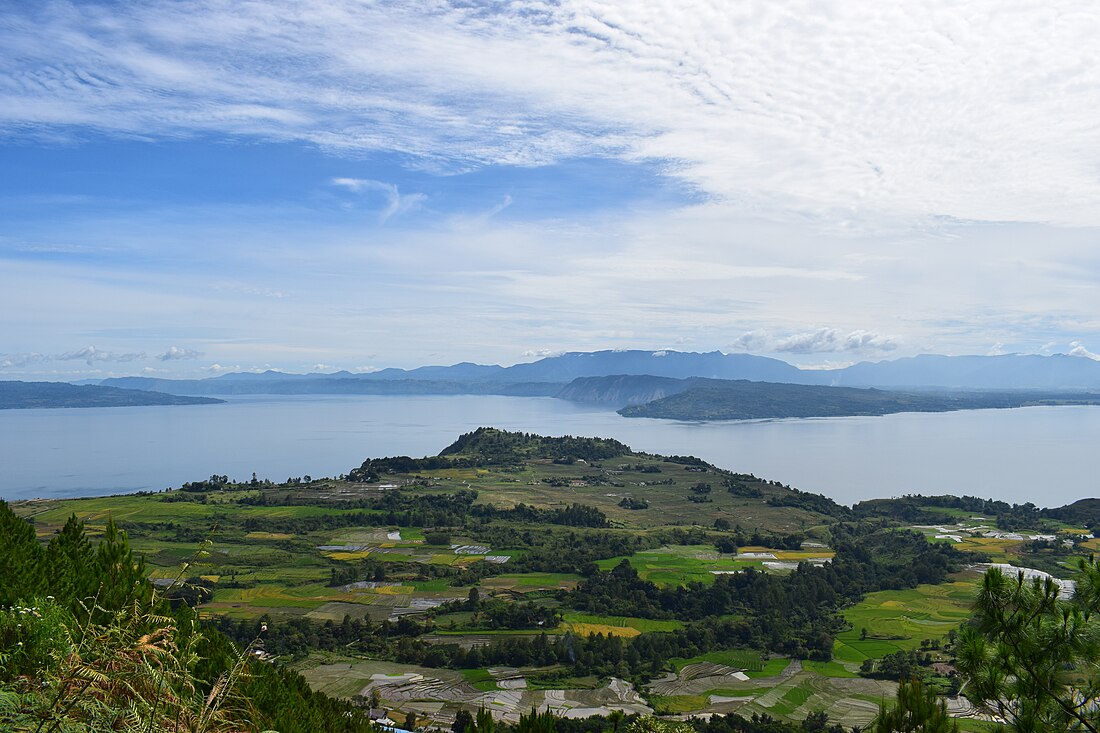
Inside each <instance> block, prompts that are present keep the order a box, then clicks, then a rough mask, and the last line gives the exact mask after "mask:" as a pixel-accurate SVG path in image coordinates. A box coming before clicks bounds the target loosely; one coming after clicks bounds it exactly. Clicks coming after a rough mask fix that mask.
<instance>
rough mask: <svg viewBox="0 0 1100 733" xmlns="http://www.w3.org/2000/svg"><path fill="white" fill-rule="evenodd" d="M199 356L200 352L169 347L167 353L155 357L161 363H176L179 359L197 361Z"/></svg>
mask: <svg viewBox="0 0 1100 733" xmlns="http://www.w3.org/2000/svg"><path fill="white" fill-rule="evenodd" d="M200 356H202V352H201V351H195V350H194V349H184V348H181V347H179V346H169V347H168V350H167V351H165V352H164V353H163V354H158V355H157V359H159V360H161V361H178V360H180V359H198V358H199V357H200Z"/></svg>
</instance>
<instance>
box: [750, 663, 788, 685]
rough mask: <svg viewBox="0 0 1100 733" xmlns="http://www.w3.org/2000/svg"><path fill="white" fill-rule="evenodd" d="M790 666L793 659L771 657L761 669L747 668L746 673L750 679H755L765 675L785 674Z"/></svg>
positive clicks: (776, 675)
mask: <svg viewBox="0 0 1100 733" xmlns="http://www.w3.org/2000/svg"><path fill="white" fill-rule="evenodd" d="M789 666H791V660H789V659H782V658H778V659H769V660H768V661H766V662H764V666H763V667H762V668H761V669H746V670H745V674H746V675H747V676H748V677H749V679H754V680H756V679H761V678H764V677H778V676H779V675H781V674H783V672H784V671H785V670H786V669H787V667H789Z"/></svg>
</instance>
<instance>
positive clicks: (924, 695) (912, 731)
mask: <svg viewBox="0 0 1100 733" xmlns="http://www.w3.org/2000/svg"><path fill="white" fill-rule="evenodd" d="M958 730H959V724H958V723H956V722H955V721H953V720H951V716H949V715H948V714H947V704H946V703H945V702H944V701H943V700H937V699H936V691H935V690H933V689H932V688H930V687H925V686H924V685H923V684H922V683H921V681H920V680H919V679H917V678H913V679H911V680H906V681H903V682H902V683H901V684H900V685H899V686H898V695H897V701H896V704H895V705H894V706H893V707H888V706H887V704H886V702H885V701H883V703H882V707H881V708H880V709H879V713H878V717H876V718H875V720H874V722H873V723H872V725H871V729H870V731H869V733H958Z"/></svg>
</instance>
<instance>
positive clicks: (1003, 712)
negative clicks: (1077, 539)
mask: <svg viewBox="0 0 1100 733" xmlns="http://www.w3.org/2000/svg"><path fill="white" fill-rule="evenodd" d="M1076 580H1077V587H1076V591H1075V593H1074V595H1073V598H1072V599H1066V598H1063V597H1062V595H1061V590H1062V589H1061V587H1060V586H1059V585H1058V584H1057V583H1056V582H1054V581H1053V580H1052V579H1050V578H1046V579H1045V580H1040V579H1038V578H1034V579H1030V580H1029V579H1027V578H1025V577H1024V575H1023V573H1019V574H1017V575H1015V576H1010V575H1006V574H1005V573H1002V572H1001V571H1000V570H998V569H996V568H993V569H990V570H989V571H987V572H986V574H985V577H984V579H983V580H982V587H981V590H980V591H979V594H978V598H977V600H976V601H975V604H974V618H973V622H972V624H971V625H970V626H967V627H964V628H963V630H962V631H961V632H960V634H959V641H958V656H959V671H960V672H961V673H962V675H963V677H964V678H965V684H964V685H963V687H962V691H963V693H964V694H965V695H966V696H967V698H968V699H969V700H970V701H971V702H973V703H974V704H975V705H976V706H978V707H979V708H981V709H982V710H985V711H987V712H989V713H991V714H992V715H995V716H996V717H998V718H1000V719H1002V720H1004V721H1005V722H1006V723H1007V724H1008V725H1009V726H1010V728H1011V729H1012V730H1014V731H1021V732H1024V733H1033V732H1034V733H1039V732H1040V731H1055V730H1056V731H1067V732H1070V731H1091V732H1092V733H1100V708H1098V707H1097V705H1096V701H1097V700H1098V699H1100V561H1097V560H1096V559H1095V558H1090V559H1089V560H1088V561H1085V560H1083V559H1082V560H1081V561H1080V565H1079V568H1078V573H1077V575H1076Z"/></svg>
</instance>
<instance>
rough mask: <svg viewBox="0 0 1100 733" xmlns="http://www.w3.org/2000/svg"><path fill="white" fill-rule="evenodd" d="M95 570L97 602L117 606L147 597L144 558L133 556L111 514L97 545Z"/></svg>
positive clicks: (148, 587) (106, 605)
mask: <svg viewBox="0 0 1100 733" xmlns="http://www.w3.org/2000/svg"><path fill="white" fill-rule="evenodd" d="M96 570H97V575H98V581H99V583H100V588H99V596H98V598H99V605H100V606H102V607H103V608H105V609H107V610H109V611H110V610H116V609H119V608H122V607H123V606H124V605H126V604H128V603H131V602H133V601H137V600H146V599H148V597H149V595H150V590H151V584H150V583H149V581H148V580H147V579H146V577H145V575H146V573H145V558H144V557H141V558H139V559H137V560H135V559H134V553H133V550H131V549H130V541H129V539H127V537H126V533H125V532H123V531H122V530H120V529H119V528H118V526H117V525H116V524H115V520H114V519H113V518H108V519H107V526H106V528H105V529H104V531H103V540H102V541H101V542H100V543H99V547H97V548H96Z"/></svg>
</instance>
